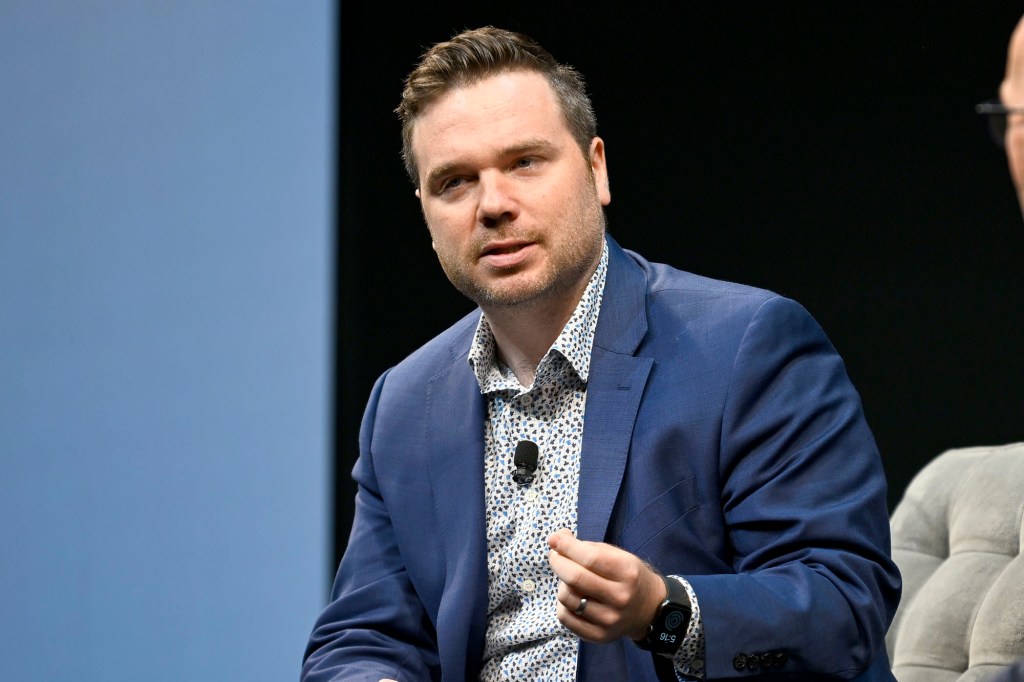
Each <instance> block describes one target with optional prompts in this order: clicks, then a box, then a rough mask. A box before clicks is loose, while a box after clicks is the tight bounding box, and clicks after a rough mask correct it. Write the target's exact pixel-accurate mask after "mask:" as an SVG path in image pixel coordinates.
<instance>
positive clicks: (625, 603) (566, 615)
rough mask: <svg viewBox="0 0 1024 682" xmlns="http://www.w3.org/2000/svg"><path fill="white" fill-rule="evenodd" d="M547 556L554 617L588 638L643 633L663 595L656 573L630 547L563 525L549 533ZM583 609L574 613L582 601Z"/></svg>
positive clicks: (639, 636)
mask: <svg viewBox="0 0 1024 682" xmlns="http://www.w3.org/2000/svg"><path fill="white" fill-rule="evenodd" d="M548 547H550V548H551V551H550V552H549V553H548V561H549V562H550V564H551V569H552V570H553V571H554V572H555V575H557V576H558V577H559V579H560V582H559V583H558V606H557V607H556V608H557V613H558V621H559V622H560V623H561V624H562V625H564V626H565V627H567V628H569V629H570V630H572V631H573V632H575V633H576V634H577V635H579V636H580V638H582V639H585V640H587V641H589V642H602V643H603V642H611V641H614V640H616V639H618V638H619V637H629V638H630V639H633V640H639V639H643V638H644V637H645V636H646V635H647V626H648V625H650V623H651V621H652V620H654V616H655V614H656V613H657V610H658V605H659V604H660V603H661V602H662V601H664V600H665V598H666V597H667V596H668V595H667V593H666V590H665V583H664V582H663V581H662V579H661V576H659V575H658V573H657V572H656V571H655V570H654V569H653V568H651V567H650V566H649V565H648V564H646V563H645V562H644V561H642V560H641V559H640V558H639V557H637V556H634V555H632V554H630V553H629V552H627V551H625V550H623V549H620V548H618V547H615V546H614V545H609V544H605V543H603V542H585V541H583V540H578V539H576V538H575V537H574V536H573V534H572V533H571V532H570V531H569V530H567V529H565V528H563V529H561V530H559V531H556V532H554V533H552V534H551V535H549V536H548ZM584 598H586V600H587V605H586V608H585V609H584V611H583V612H582V613H580V614H577V613H576V612H575V611H576V609H578V608H579V605H580V602H581V600H583V599H584Z"/></svg>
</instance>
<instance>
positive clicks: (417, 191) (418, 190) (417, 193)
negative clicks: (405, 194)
mask: <svg viewBox="0 0 1024 682" xmlns="http://www.w3.org/2000/svg"><path fill="white" fill-rule="evenodd" d="M414 194H415V195H416V198H417V199H419V198H420V188H419V187H417V188H416V191H415V192H414Z"/></svg>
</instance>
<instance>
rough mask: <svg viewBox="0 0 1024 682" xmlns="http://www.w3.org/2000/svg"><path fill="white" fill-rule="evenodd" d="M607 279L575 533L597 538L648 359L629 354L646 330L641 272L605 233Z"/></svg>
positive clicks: (621, 469) (614, 490)
mask: <svg viewBox="0 0 1024 682" xmlns="http://www.w3.org/2000/svg"><path fill="white" fill-rule="evenodd" d="M607 239H608V246H609V263H608V278H607V280H606V282H605V290H604V294H603V296H602V302H601V313H600V316H599V317H598V321H597V331H596V333H595V337H594V349H593V352H592V355H591V360H590V375H589V378H588V382H587V407H586V417H585V422H584V427H583V449H582V454H581V458H580V490H579V503H578V504H579V507H578V511H577V523H578V526H579V528H578V532H577V536H578V537H579V538H580V539H583V540H593V541H603V540H604V537H605V533H606V532H607V529H608V522H609V520H610V518H611V512H612V508H613V507H614V505H615V500H616V498H617V497H618V494H619V488H620V487H621V485H622V478H623V476H624V474H625V471H626V459H627V455H628V453H629V443H630V439H631V438H632V435H633V424H634V422H635V421H636V415H637V410H638V409H639V408H640V397H641V396H642V395H643V391H644V386H645V385H646V383H647V377H648V376H649V375H650V371H651V367H652V365H653V360H652V359H651V358H644V357H635V356H634V355H633V354H634V353H635V352H636V349H637V347H638V346H639V345H640V341H641V340H642V339H643V337H644V335H645V334H646V333H647V317H646V315H647V310H646V289H647V277H646V275H645V273H644V271H643V270H642V269H641V268H640V267H639V266H638V265H637V263H636V262H635V261H633V259H632V258H630V257H629V256H628V255H627V254H626V253H625V252H624V251H623V250H622V249H621V248H619V246H618V245H617V244H616V243H615V241H614V240H612V238H611V237H608V238H607Z"/></svg>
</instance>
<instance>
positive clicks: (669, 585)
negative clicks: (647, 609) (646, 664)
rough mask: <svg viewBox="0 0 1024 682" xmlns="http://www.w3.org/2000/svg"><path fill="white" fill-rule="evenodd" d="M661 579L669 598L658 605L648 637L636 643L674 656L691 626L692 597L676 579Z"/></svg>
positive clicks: (653, 651) (648, 629) (663, 654)
mask: <svg viewBox="0 0 1024 682" xmlns="http://www.w3.org/2000/svg"><path fill="white" fill-rule="evenodd" d="M661 579H662V580H663V581H665V588H666V589H667V590H668V596H667V597H665V601H663V602H661V604H660V605H658V612H657V613H656V614H655V616H654V620H653V621H651V624H650V625H648V626H647V636H646V637H644V638H643V639H641V640H634V641H635V642H636V645H637V646H638V647H640V648H641V649H646V650H647V651H650V652H652V653H655V654H661V655H662V656H672V655H673V654H675V653H676V651H678V650H679V647H680V645H682V643H683V639H684V638H685V637H686V629H687V628H688V627H689V626H690V597H689V596H688V595H687V594H686V588H685V587H683V584H682V583H681V582H679V581H678V580H676V579H675V578H666V577H665V576H661Z"/></svg>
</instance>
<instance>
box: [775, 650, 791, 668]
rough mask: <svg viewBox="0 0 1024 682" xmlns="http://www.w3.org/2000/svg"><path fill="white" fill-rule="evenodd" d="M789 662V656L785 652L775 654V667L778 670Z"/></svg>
mask: <svg viewBox="0 0 1024 682" xmlns="http://www.w3.org/2000/svg"><path fill="white" fill-rule="evenodd" d="M788 661H789V656H787V655H786V652H785V651H776V652H775V667H776V668H781V667H782V666H784V665H786V663H787V662H788Z"/></svg>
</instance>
